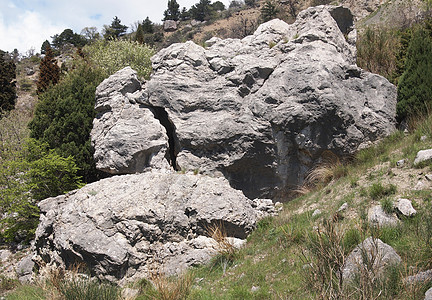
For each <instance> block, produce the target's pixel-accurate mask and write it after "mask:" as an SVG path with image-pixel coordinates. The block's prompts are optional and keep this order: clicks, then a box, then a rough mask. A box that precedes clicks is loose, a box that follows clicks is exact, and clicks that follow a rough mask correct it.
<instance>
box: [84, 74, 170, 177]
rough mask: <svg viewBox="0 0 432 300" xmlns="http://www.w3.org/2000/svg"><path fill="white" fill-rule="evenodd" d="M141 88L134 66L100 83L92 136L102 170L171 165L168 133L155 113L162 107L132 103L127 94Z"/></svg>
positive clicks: (116, 171)
mask: <svg viewBox="0 0 432 300" xmlns="http://www.w3.org/2000/svg"><path fill="white" fill-rule="evenodd" d="M140 88H141V83H140V82H139V81H138V78H137V76H136V72H135V71H133V70H132V69H131V68H130V67H127V68H125V69H123V70H120V71H119V72H117V73H115V74H114V75H112V76H111V77H109V78H108V79H106V80H104V81H103V82H102V83H101V84H100V85H99V86H98V88H97V91H96V106H95V109H96V112H97V115H96V118H95V120H94V121H93V129H92V132H91V136H92V140H93V146H94V148H95V153H94V159H95V161H96V167H97V168H98V169H99V170H102V171H105V172H107V173H110V174H125V173H136V172H142V171H144V169H145V168H147V167H152V168H169V163H168V162H169V157H168V156H167V155H169V153H168V136H167V134H166V129H165V128H164V127H163V126H162V125H161V123H160V121H159V120H158V119H157V118H156V117H155V116H158V111H156V109H154V108H148V107H144V106H143V105H136V104H134V103H130V102H129V99H128V97H127V95H128V93H130V92H134V91H136V90H137V89H140ZM166 156H167V157H166Z"/></svg>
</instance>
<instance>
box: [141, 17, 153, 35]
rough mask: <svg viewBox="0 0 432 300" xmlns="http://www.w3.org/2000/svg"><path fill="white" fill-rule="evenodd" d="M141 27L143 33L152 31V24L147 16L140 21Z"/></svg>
mask: <svg viewBox="0 0 432 300" xmlns="http://www.w3.org/2000/svg"><path fill="white" fill-rule="evenodd" d="M142 29H143V31H144V33H154V24H153V22H152V21H151V20H150V19H149V17H147V18H146V19H145V20H144V21H143V22H142Z"/></svg>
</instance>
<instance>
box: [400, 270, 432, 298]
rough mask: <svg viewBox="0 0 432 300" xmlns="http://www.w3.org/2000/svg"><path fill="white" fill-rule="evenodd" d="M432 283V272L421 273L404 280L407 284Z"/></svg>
mask: <svg viewBox="0 0 432 300" xmlns="http://www.w3.org/2000/svg"><path fill="white" fill-rule="evenodd" d="M431 281H432V270H427V271H423V272H419V273H417V274H415V275H412V276H408V277H406V278H404V279H403V283H405V284H416V283H426V282H431ZM431 296H432V295H431Z"/></svg>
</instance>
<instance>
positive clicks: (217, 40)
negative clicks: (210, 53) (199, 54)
mask: <svg viewBox="0 0 432 300" xmlns="http://www.w3.org/2000/svg"><path fill="white" fill-rule="evenodd" d="M221 40H222V39H221V38H218V37H217V36H214V37H212V38H211V39H209V40H207V41H206V42H205V43H206V45H207V46H208V47H211V46H213V45H214V44H216V43H217V42H219V41H221Z"/></svg>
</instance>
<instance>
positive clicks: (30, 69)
mask: <svg viewBox="0 0 432 300" xmlns="http://www.w3.org/2000/svg"><path fill="white" fill-rule="evenodd" d="M25 72H26V74H27V76H31V75H33V74H34V73H35V70H34V69H33V68H30V67H26V68H25Z"/></svg>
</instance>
